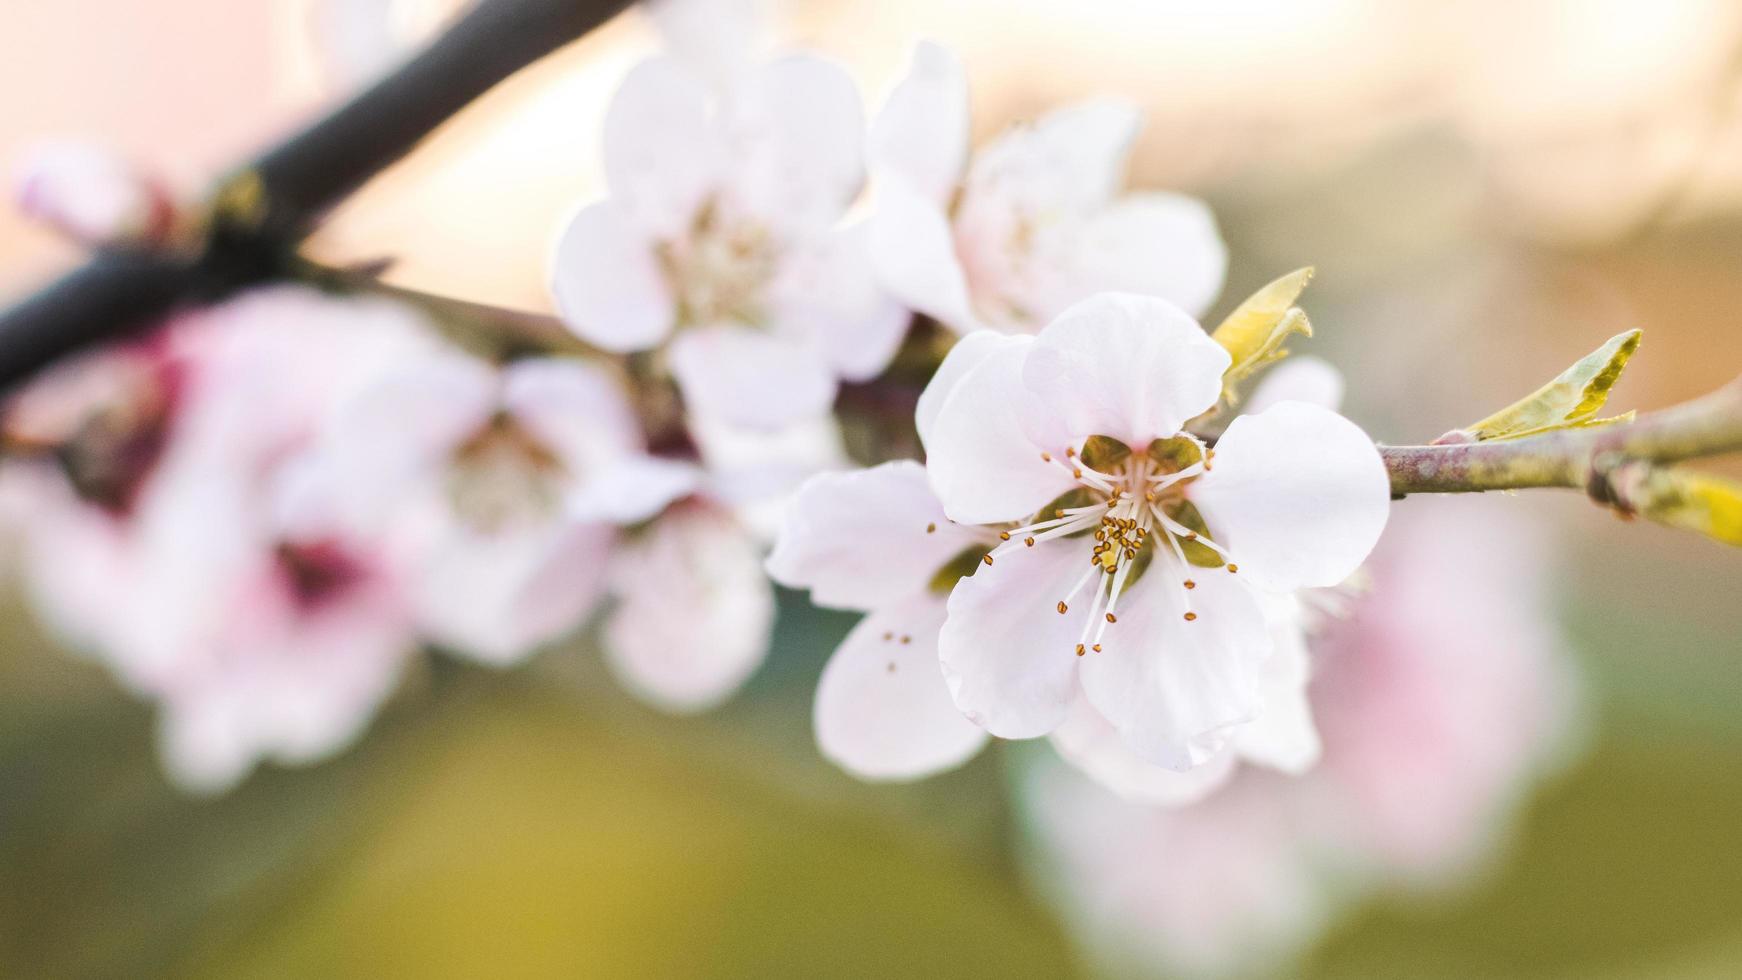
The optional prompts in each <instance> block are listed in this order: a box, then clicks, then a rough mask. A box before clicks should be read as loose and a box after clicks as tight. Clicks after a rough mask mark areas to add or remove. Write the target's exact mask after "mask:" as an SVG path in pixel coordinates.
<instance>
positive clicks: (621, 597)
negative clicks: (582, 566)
mask: <svg viewBox="0 0 1742 980" xmlns="http://www.w3.org/2000/svg"><path fill="white" fill-rule="evenodd" d="M611 575H612V578H613V586H614V591H615V592H616V594H617V596H618V605H617V608H616V609H614V610H613V611H612V613H611V615H610V617H609V619H607V620H606V623H605V635H604V646H605V660H606V663H607V664H608V665H609V666H610V668H611V671H612V673H614V674H616V675H617V678H618V679H619V680H620V681H621V682H622V683H623V686H624V687H626V688H628V689H629V690H630V691H631V692H633V693H634V694H636V695H637V696H639V697H641V698H642V699H643V700H646V701H648V702H650V703H652V704H654V705H655V706H657V707H660V708H664V709H666V710H668V711H684V712H687V711H701V710H704V709H706V708H709V707H712V706H713V705H715V704H718V703H719V702H720V701H722V700H724V699H725V698H727V697H728V696H730V695H731V694H732V692H734V691H736V690H737V689H738V687H739V686H740V685H741V684H743V683H744V680H745V679H746V678H747V677H749V676H750V673H751V672H752V671H754V670H755V669H756V667H757V665H758V664H760V663H762V658H763V657H764V656H765V655H766V653H767V651H768V634H769V629H770V628H771V627H772V626H773V623H774V590H773V589H771V588H770V587H769V585H768V579H767V578H765V577H764V576H763V574H762V568H761V556H760V555H759V554H758V553H757V549H756V547H755V544H754V543H753V542H752V541H751V540H750V539H749V537H748V536H746V535H745V534H744V532H743V531H742V530H741V529H740V528H739V527H738V526H737V525H736V524H735V523H734V522H733V521H732V520H731V519H730V518H729V517H727V516H726V515H725V514H723V513H720V512H718V511H715V510H711V509H706V508H702V507H686V508H683V509H674V510H673V511H671V512H670V513H667V514H666V515H665V516H663V517H661V518H660V519H659V520H658V521H655V522H654V524H653V526H652V527H651V528H650V529H648V530H647V531H646V532H645V533H644V534H643V536H642V537H640V538H639V539H638V540H635V541H632V542H631V543H630V544H628V545H627V546H625V547H624V548H623V550H622V552H621V553H620V554H619V555H618V556H617V559H616V560H615V561H614V562H613V567H612V571H611Z"/></svg>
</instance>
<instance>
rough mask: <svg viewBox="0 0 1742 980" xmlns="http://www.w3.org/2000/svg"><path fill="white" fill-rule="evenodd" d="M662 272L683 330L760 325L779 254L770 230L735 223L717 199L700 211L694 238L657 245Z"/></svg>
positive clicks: (692, 229)
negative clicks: (727, 323)
mask: <svg viewBox="0 0 1742 980" xmlns="http://www.w3.org/2000/svg"><path fill="white" fill-rule="evenodd" d="M658 255H659V264H660V269H661V270H662V271H663V272H664V274H665V279H666V283H667V285H669V286H670V287H671V290H672V294H673V295H674V296H675V297H676V298H677V322H678V325H679V326H708V325H711V324H716V323H725V322H737V323H742V324H745V325H747V326H756V325H757V324H760V323H761V322H763V320H764V318H765V314H766V310H765V309H764V296H765V294H766V293H767V291H768V286H769V283H770V282H771V281H772V280H773V279H774V273H775V269H776V267H777V265H778V261H777V260H778V258H779V252H778V249H777V248H776V245H775V241H774V238H773V236H772V235H771V234H770V233H769V231H768V229H766V228H764V227H762V226H761V225H758V224H755V223H753V222H748V221H743V220H734V219H733V218H732V217H731V216H729V215H727V214H725V213H724V209H723V208H722V207H721V206H720V204H719V202H718V201H717V200H709V201H708V202H707V203H705V204H703V205H702V207H701V209H700V210H698V211H697V212H696V216H695V220H694V221H692V222H691V223H690V229H689V234H688V235H686V236H684V237H682V238H679V239H676V240H673V241H668V242H661V243H660V244H659V246H658Z"/></svg>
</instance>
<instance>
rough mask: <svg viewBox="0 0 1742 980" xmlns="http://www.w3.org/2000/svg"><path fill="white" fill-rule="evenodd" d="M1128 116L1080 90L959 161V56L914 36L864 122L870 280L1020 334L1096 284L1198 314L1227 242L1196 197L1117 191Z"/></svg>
mask: <svg viewBox="0 0 1742 980" xmlns="http://www.w3.org/2000/svg"><path fill="white" fill-rule="evenodd" d="M1138 125H1139V115H1138V111H1137V109H1136V108H1135V107H1134V106H1131V105H1128V104H1125V103H1118V102H1110V101H1099V102H1089V103H1085V104H1082V105H1078V106H1074V107H1071V108H1068V109H1062V110H1059V111H1056V112H1053V113H1051V114H1049V115H1046V116H1043V117H1042V118H1041V119H1039V120H1038V121H1036V122H1035V123H1034V124H1033V125H1030V126H1023V127H1019V128H1016V129H1014V130H1012V131H1010V132H1009V133H1007V134H1005V135H1004V136H1002V137H1000V138H999V139H997V140H995V141H993V142H992V143H990V144H988V145H987V146H985V147H984V148H982V149H981V150H980V151H979V152H978V153H977V154H975V155H974V156H973V159H972V161H971V162H970V161H969V149H968V140H969V125H968V84H967V80H966V78H965V77H964V75H963V72H962V67H961V64H960V63H959V62H958V61H957V60H956V57H955V55H954V54H952V53H951V52H950V51H948V50H947V49H945V48H943V47H940V46H938V45H936V44H932V43H922V44H920V45H919V46H918V47H917V48H916V49H915V51H914V57H913V66H912V68H911V69H910V70H909V72H908V75H907V77H906V78H904V79H903V80H902V81H901V82H900V84H898V85H897V86H896V87H895V89H894V91H893V92H892V93H891V94H890V96H889V99H888V101H887V102H886V103H885V105H884V107H883V109H882V110H881V111H880V112H879V113H878V115H877V117H876V119H875V121H874V123H873V125H872V129H871V141H870V146H869V148H868V157H869V160H870V165H871V171H872V178H873V182H874V185H875V190H876V208H875V211H874V212H873V216H872V218H871V234H870V240H871V254H872V259H873V261H874V263H875V264H876V268H877V272H878V276H879V278H880V280H881V281H882V282H883V284H884V285H885V286H886V287H887V288H888V289H889V290H891V291H892V292H893V293H895V295H897V296H898V297H900V298H901V299H902V300H903V301H904V302H906V303H907V304H908V305H909V306H911V307H913V308H914V309H916V310H919V311H920V312H922V313H925V314H927V315H928V316H931V317H933V318H935V319H937V320H940V321H942V322H943V323H945V324H947V325H949V326H951V327H953V328H955V329H956V330H957V331H959V332H962V333H966V332H968V331H970V330H972V329H975V328H977V327H990V328H993V329H996V330H1001V331H1004V332H1007V333H1033V332H1035V331H1037V330H1039V329H1040V328H1041V327H1043V326H1045V325H1046V324H1047V323H1048V322H1049V321H1051V320H1052V319H1053V318H1054V317H1056V316H1057V315H1059V314H1060V313H1062V312H1064V310H1065V309H1066V308H1067V307H1069V306H1070V305H1071V304H1073V303H1075V302H1077V301H1079V300H1082V299H1085V298H1087V297H1088V296H1090V295H1093V294H1095V293H1099V292H1106V291H1123V292H1133V293H1142V294H1146V295H1153V296H1160V297H1162V298H1164V299H1168V300H1172V301H1173V302H1175V303H1177V304H1179V305H1180V306H1182V307H1184V308H1185V309H1186V310H1187V311H1188V312H1190V313H1192V314H1194V315H1196V314H1200V313H1202V312H1203V311H1204V309H1205V308H1206V307H1208V306H1209V304H1210V303H1211V302H1212V301H1213V300H1214V299H1215V298H1216V294H1217V293H1219V292H1220V291H1221V288H1222V278H1223V275H1224V273H1225V272H1226V268H1227V249H1226V248H1225V246H1224V245H1223V244H1222V240H1221V237H1220V235H1219V234H1218V233H1217V231H1216V225H1215V219H1214V218H1213V217H1212V216H1211V214H1210V211H1209V209H1208V208H1207V207H1205V206H1204V204H1203V203H1202V202H1200V201H1198V200H1196V199H1194V198H1190V197H1186V196H1184V195H1179V194H1167V193H1157V192H1140V193H1132V194H1127V195H1124V196H1116V195H1118V191H1119V186H1120V184H1121V183H1122V182H1123V178H1124V170H1125V162H1126V157H1127V155H1128V154H1129V151H1130V147H1131V141H1132V139H1133V137H1134V136H1135V135H1136V132H1137V128H1138Z"/></svg>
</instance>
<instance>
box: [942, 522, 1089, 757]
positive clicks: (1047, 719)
mask: <svg viewBox="0 0 1742 980" xmlns="http://www.w3.org/2000/svg"><path fill="white" fill-rule="evenodd" d="M1086 555H1087V550H1086V548H1085V547H1083V546H1081V544H1080V542H1073V541H1062V542H1061V541H1054V542H1046V543H1042V544H1039V545H1036V546H1035V547H1033V548H1027V549H1021V550H1018V551H1014V552H1011V553H1009V554H1007V555H1005V556H1004V557H1003V558H1001V559H999V560H998V561H996V563H994V564H992V565H989V566H982V567H981V568H980V569H979V570H978V571H976V572H975V573H974V574H973V575H972V576H970V577H969V578H965V579H963V580H962V581H960V582H958V583H957V584H956V588H955V591H953V592H951V593H950V601H949V619H948V620H946V621H945V623H944V628H943V632H942V634H941V635H940V636H939V639H938V655H939V659H940V660H941V661H942V663H943V668H944V679H945V680H946V681H948V682H949V686H950V696H951V697H952V698H954V699H955V702H956V707H957V708H960V709H961V710H962V712H963V713H964V714H966V715H967V716H968V717H969V718H971V719H972V720H973V721H974V722H975V723H976V724H978V725H980V726H982V727H983V728H985V729H986V730H987V731H989V732H991V733H992V734H994V735H997V736H1000V737H1002V738H1032V737H1034V736H1036V735H1045V734H1046V733H1047V732H1050V731H1052V730H1053V729H1054V728H1056V727H1058V725H1059V723H1060V722H1062V721H1064V719H1065V713H1066V711H1067V710H1068V709H1069V707H1070V703H1071V699H1072V697H1073V696H1074V694H1075V692H1076V674H1077V662H1078V657H1077V655H1076V644H1077V636H1078V634H1079V633H1080V632H1081V631H1082V627H1083V619H1082V616H1081V615H1080V614H1079V615H1074V616H1071V615H1067V616H1061V615H1059V613H1058V610H1057V605H1058V603H1059V601H1060V600H1061V599H1063V598H1064V597H1065V595H1066V594H1067V593H1068V592H1069V591H1070V588H1071V586H1072V585H1073V584H1075V582H1076V580H1077V578H1078V577H1079V576H1080V575H1081V574H1082V572H1083V569H1084V568H1086V567H1088V566H1087V562H1084V561H1083V560H1082V559H1083V558H1084V557H1086Z"/></svg>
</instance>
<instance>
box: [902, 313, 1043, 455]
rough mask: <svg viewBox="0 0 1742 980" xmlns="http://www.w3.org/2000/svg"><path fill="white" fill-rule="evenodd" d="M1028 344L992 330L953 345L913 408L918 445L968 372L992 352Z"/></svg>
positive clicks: (927, 439) (981, 332)
mask: <svg viewBox="0 0 1742 980" xmlns="http://www.w3.org/2000/svg"><path fill="white" fill-rule="evenodd" d="M1027 343H1028V340H1027V338H1016V337H1007V336H1005V335H1004V334H1001V333H998V332H997V331H995V330H976V331H974V332H973V333H971V334H968V335H967V336H966V337H963V338H962V339H961V340H958V341H956V345H955V346H954V347H951V348H950V352H949V353H948V354H945V355H944V362H943V363H942V364H940V365H938V369H937V370H936V371H935V372H933V373H932V376H931V381H929V382H927V383H926V386H925V390H924V391H922V392H920V393H919V404H918V405H916V406H915V408H914V427H915V428H916V429H918V430H919V441H920V444H921V445H924V444H925V443H926V442H927V441H929V439H930V438H931V437H930V432H931V427H932V424H933V423H935V422H936V421H937V417H938V411H939V410H940V409H941V408H943V405H944V399H945V398H946V397H948V395H949V393H950V392H951V391H953V390H955V387H956V383H957V382H959V381H961V380H962V378H963V377H965V376H966V375H967V373H968V371H969V369H971V368H973V367H975V366H976V365H978V364H979V363H980V362H981V361H982V360H984V359H985V357H986V356H987V355H988V354H991V353H992V352H993V351H995V350H999V349H1000V348H1003V347H1009V346H1018V347H1020V346H1023V345H1025V344H1027Z"/></svg>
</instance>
